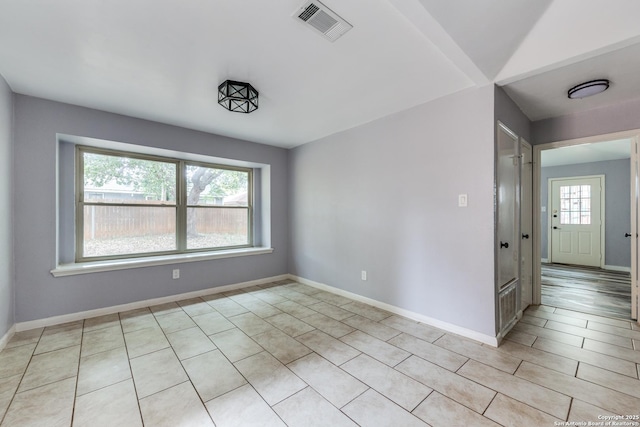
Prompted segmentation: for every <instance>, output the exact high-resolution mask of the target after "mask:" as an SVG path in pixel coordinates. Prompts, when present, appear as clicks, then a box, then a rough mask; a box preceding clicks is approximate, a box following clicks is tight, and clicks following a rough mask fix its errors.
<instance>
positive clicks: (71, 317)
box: [3, 274, 290, 339]
mask: <svg viewBox="0 0 640 427" xmlns="http://www.w3.org/2000/svg"><path fill="white" fill-rule="evenodd" d="M289 277H290V276H289V275H288V274H281V275H279V276H274V277H267V278H264V279H257V280H251V281H248V282H242V283H234V284H231V285H223V286H218V287H215V288H208V289H202V290H199V291H193V292H186V293H183V294H177V295H169V296H166V297H160V298H153V299H148V300H144V301H136V302H131V303H127V304H121V305H114V306H111V307H105V308H98V309H95V310H87V311H81V312H77V313H70V314H63V315H60V316H53V317H47V318H45V319H37V320H30V321H27V322H20V323H16V324H15V325H14V328H15V332H21V331H27V330H29V329H35V328H43V327H47V326H53V325H59V324H60V323H67V322H74V321H76V320H82V319H89V318H91V317H98V316H105V315H107V314H113V313H119V312H121V311H128V310H135V309H137V308H144V307H149V306H151V305H157V304H164V303H167V302H175V301H181V300H184V299H189V298H197V297H202V296H205V295H211V294H217V293H220V292H228V291H233V290H236V289H241V288H247V287H249V286H256V285H262V284H264V283H270V282H275V281H278V280H284V279H288V278H289ZM3 339H4V338H3Z"/></svg>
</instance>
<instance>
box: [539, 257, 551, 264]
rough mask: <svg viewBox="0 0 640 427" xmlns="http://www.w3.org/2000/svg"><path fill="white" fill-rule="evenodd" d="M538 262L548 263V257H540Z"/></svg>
mask: <svg viewBox="0 0 640 427" xmlns="http://www.w3.org/2000/svg"><path fill="white" fill-rule="evenodd" d="M540 262H541V263H543V264H548V263H549V258H540Z"/></svg>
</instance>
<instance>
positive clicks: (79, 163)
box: [52, 144, 255, 274]
mask: <svg viewBox="0 0 640 427" xmlns="http://www.w3.org/2000/svg"><path fill="white" fill-rule="evenodd" d="M75 152H76V154H75V164H76V170H75V172H74V177H75V184H76V185H75V187H76V188H75V213H76V214H75V221H74V225H75V237H76V238H75V247H74V251H75V265H80V264H84V265H89V264H92V263H95V262H97V263H100V262H103V261H126V262H128V261H133V260H138V259H148V258H154V257H156V258H157V257H165V256H169V257H171V258H173V257H175V256H178V258H181V256H182V257H184V255H190V254H194V253H205V255H206V254H212V253H216V252H229V251H231V252H235V251H237V250H243V249H251V248H254V247H255V246H254V235H253V234H254V233H253V229H254V226H255V224H254V216H255V215H254V212H253V210H254V199H253V197H254V185H255V182H254V174H253V169H252V168H250V167H242V166H231V165H224V164H218V163H209V162H203V161H195V160H187V159H181V158H177V157H176V158H174V157H165V156H158V155H152V154H145V153H139V152H133V151H126V150H120V149H107V148H99V147H95V146H89V145H80V144H77V145H76V147H75ZM84 153H95V154H101V155H110V156H118V157H126V158H135V159H141V160H150V161H158V162H164V163H173V164H175V165H176V200H175V202H174V203H167V204H160V205H158V206H159V207H167V208H169V207H173V208H174V209H175V212H176V235H175V237H176V249H175V250H170V251H157V252H142V253H128V254H122V255H106V256H95V257H85V256H83V255H82V254H83V252H84V207H85V206H127V207H129V206H149V205H147V204H140V203H95V202H94V203H91V202H86V201H85V200H84ZM189 165H195V166H202V167H208V168H212V169H223V170H231V171H240V172H246V173H247V180H248V189H247V199H248V200H247V206H200V205H187V180H186V174H185V171H186V167H187V166H189ZM189 207H206V208H218V209H221V208H222V209H230V208H233V209H245V210H246V211H247V244H243V245H232V246H219V247H209V248H197V249H187V231H186V230H187V210H188V209H189ZM241 252H242V251H240V252H238V253H241ZM214 258H216V257H214ZM207 259H213V258H211V257H208V258H207ZM152 265H155V264H152ZM109 269H113V268H109ZM99 271H102V270H99ZM52 273H53V271H52ZM75 274H79V273H75Z"/></svg>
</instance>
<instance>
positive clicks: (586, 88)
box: [567, 79, 609, 99]
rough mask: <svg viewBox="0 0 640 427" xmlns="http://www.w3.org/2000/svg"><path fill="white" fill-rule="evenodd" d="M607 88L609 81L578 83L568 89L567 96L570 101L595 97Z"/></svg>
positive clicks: (599, 80)
mask: <svg viewBox="0 0 640 427" xmlns="http://www.w3.org/2000/svg"><path fill="white" fill-rule="evenodd" d="M608 88H609V80H607V79H598V80H591V81H589V82H584V83H580V84H579V85H577V86H574V87H572V88H571V89H569V92H568V94H567V95H568V96H569V98H570V99H579V98H586V97H587V96H592V95H597V94H599V93H600V92H604V91H605V90H607V89H608Z"/></svg>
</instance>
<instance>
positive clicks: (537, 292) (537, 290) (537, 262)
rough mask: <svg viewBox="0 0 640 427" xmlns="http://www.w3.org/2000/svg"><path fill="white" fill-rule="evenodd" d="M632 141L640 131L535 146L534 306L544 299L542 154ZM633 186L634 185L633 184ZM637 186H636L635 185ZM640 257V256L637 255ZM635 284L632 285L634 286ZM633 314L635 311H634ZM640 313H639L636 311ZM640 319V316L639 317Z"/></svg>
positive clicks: (639, 299) (637, 137) (639, 137)
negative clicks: (541, 195)
mask: <svg viewBox="0 0 640 427" xmlns="http://www.w3.org/2000/svg"><path fill="white" fill-rule="evenodd" d="M625 138H628V139H631V140H633V141H636V142H639V141H640V129H632V130H628V131H623V132H613V133H607V134H602V135H594V136H589V137H584V138H575V139H569V140H564V141H555V142H549V143H545V144H539V145H534V146H533V253H534V256H533V304H536V305H540V304H541V302H542V301H541V299H542V284H541V280H540V276H541V275H540V272H541V268H542V266H541V259H540V249H541V248H540V236H541V234H540V215H541V212H540V159H541V152H542V151H544V150H549V149H552V148H560V147H569V146H572V145H581V144H587V143H594V142H603V141H608V140H614V139H625ZM632 184H633V183H632ZM634 185H635V184H634ZM636 255H640V254H636ZM634 261H635V262H636V263H637V264H638V261H640V259H635V260H632V265H633V263H634ZM637 264H636V265H637ZM633 285H634V284H633V283H632V286H633ZM631 303H632V304H634V303H635V305H636V310H638V308H640V307H639V306H640V298H636V301H635V302H634V301H633V300H632V301H631ZM632 312H633V309H632ZM636 312H638V311H636ZM638 317H640V316H638ZM638 324H640V319H638Z"/></svg>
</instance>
